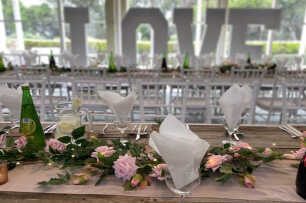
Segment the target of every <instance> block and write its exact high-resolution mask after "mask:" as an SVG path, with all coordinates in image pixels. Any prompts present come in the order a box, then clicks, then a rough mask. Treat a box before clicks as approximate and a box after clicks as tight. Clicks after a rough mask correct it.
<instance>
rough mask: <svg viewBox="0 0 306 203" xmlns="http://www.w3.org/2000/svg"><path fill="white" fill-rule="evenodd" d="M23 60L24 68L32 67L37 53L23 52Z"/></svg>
mask: <svg viewBox="0 0 306 203" xmlns="http://www.w3.org/2000/svg"><path fill="white" fill-rule="evenodd" d="M22 56H23V59H24V61H25V65H26V66H32V65H33V64H34V63H35V61H36V58H37V56H38V55H37V52H31V51H24V52H23V53H22Z"/></svg>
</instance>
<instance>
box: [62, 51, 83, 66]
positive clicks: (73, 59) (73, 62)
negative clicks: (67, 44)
mask: <svg viewBox="0 0 306 203" xmlns="http://www.w3.org/2000/svg"><path fill="white" fill-rule="evenodd" d="M62 57H63V59H64V61H65V62H66V63H67V62H68V63H69V65H70V67H75V66H77V64H78V57H79V55H75V54H72V53H70V52H69V51H64V53H63V54H62Z"/></svg>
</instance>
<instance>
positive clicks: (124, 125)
mask: <svg viewBox="0 0 306 203" xmlns="http://www.w3.org/2000/svg"><path fill="white" fill-rule="evenodd" d="M114 112H115V115H116V121H115V122H114V124H115V126H116V127H117V129H118V130H119V131H120V134H124V133H125V131H126V130H127V129H128V124H129V121H130V119H129V115H121V114H120V113H117V112H116V111H114Z"/></svg>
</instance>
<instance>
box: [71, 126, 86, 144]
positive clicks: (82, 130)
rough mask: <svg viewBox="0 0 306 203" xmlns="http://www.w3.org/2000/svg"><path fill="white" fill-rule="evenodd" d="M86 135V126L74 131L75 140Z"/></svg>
mask: <svg viewBox="0 0 306 203" xmlns="http://www.w3.org/2000/svg"><path fill="white" fill-rule="evenodd" d="M84 135H85V126H84V125H83V126H81V127H79V128H77V129H75V130H73V131H72V137H73V139H75V140H77V139H79V138H81V137H83V136H84Z"/></svg>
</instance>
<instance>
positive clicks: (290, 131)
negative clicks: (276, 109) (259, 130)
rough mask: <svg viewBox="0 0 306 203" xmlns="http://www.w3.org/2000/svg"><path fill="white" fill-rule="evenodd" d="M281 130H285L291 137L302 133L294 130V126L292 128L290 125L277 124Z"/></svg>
mask: <svg viewBox="0 0 306 203" xmlns="http://www.w3.org/2000/svg"><path fill="white" fill-rule="evenodd" d="M278 127H279V128H280V129H281V130H283V131H285V132H286V133H288V134H289V135H291V138H294V139H295V138H298V137H300V136H302V133H301V132H299V131H298V130H296V129H295V128H293V127H292V126H290V125H279V126H278Z"/></svg>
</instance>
